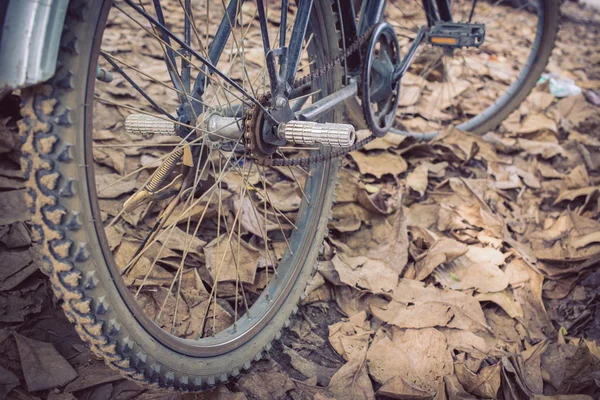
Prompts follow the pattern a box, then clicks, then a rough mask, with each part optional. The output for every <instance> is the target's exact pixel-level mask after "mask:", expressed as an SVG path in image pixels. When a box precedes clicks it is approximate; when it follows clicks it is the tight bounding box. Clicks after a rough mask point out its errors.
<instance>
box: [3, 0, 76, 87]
mask: <svg viewBox="0 0 600 400" xmlns="http://www.w3.org/2000/svg"><path fill="white" fill-rule="evenodd" d="M68 5H69V0H0V92H1V91H6V90H11V89H17V88H21V87H25V86H31V85H34V84H36V83H40V82H43V81H45V80H48V79H49V78H51V77H52V75H54V72H55V70H56V60H57V57H58V50H59V46H60V37H61V34H62V30H63V24H64V22H65V14H66V12H67V6H68Z"/></svg>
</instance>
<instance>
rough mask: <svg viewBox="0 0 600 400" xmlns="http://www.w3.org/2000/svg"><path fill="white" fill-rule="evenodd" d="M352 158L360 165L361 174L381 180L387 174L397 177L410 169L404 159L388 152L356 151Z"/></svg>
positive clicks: (351, 154)
mask: <svg viewBox="0 0 600 400" xmlns="http://www.w3.org/2000/svg"><path fill="white" fill-rule="evenodd" d="M350 156H351V157H352V159H353V160H354V162H356V165H358V170H359V171H360V173H361V174H363V175H365V174H371V175H374V176H375V177H377V178H381V177H383V175H385V174H391V175H394V176H397V175H399V174H401V173H402V172H405V171H406V169H407V168H408V165H407V164H406V161H404V158H402V157H401V156H399V155H396V154H392V153H388V152H387V151H384V152H378V153H374V152H369V153H363V152H360V151H355V152H352V153H350Z"/></svg>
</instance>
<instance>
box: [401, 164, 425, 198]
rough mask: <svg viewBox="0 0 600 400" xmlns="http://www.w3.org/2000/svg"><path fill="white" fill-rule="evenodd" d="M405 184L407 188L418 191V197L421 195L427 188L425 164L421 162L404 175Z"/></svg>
mask: <svg viewBox="0 0 600 400" xmlns="http://www.w3.org/2000/svg"><path fill="white" fill-rule="evenodd" d="M406 184H407V185H408V187H409V188H411V189H412V190H414V191H415V192H417V193H419V196H420V197H423V195H424V194H425V191H426V190H427V166H426V165H425V164H421V165H419V166H418V167H417V168H415V169H414V170H413V171H412V172H411V173H409V174H408V175H407V176H406Z"/></svg>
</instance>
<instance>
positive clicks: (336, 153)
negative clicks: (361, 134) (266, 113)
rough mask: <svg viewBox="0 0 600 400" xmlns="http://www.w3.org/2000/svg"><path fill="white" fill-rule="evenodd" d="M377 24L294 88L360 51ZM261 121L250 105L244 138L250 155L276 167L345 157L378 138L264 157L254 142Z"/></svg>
mask: <svg viewBox="0 0 600 400" xmlns="http://www.w3.org/2000/svg"><path fill="white" fill-rule="evenodd" d="M376 26H377V25H372V26H371V27H370V28H369V29H367V31H366V32H365V33H364V34H363V35H361V36H359V37H358V38H357V39H356V40H355V41H354V43H352V44H351V45H350V46H348V48H347V49H346V51H344V52H343V53H341V54H339V55H337V56H336V57H334V58H333V59H331V60H329V61H328V62H326V63H325V64H324V65H323V66H321V67H319V68H318V69H317V70H316V71H315V72H313V73H312V74H309V75H306V76H303V77H302V78H299V79H297V80H295V81H294V83H293V85H292V88H293V89H296V88H299V87H300V86H303V85H306V84H307V83H311V82H312V81H314V80H315V79H318V78H320V77H321V76H323V75H325V74H326V73H328V72H330V71H331V70H333V69H334V68H335V67H336V66H338V65H341V63H342V62H343V61H344V60H346V59H347V58H348V57H350V56H351V55H352V54H353V53H354V52H356V51H358V50H359V49H360V48H361V47H362V45H363V44H364V43H365V42H366V41H367V40H369V38H370V37H371V34H372V33H373V30H374V29H375V27H376ZM270 100H271V93H266V94H264V95H262V96H261V97H260V98H259V99H258V101H259V102H260V103H261V104H262V105H263V106H266V105H268V103H269V102H270ZM259 122H262V111H260V110H259V109H258V107H257V106H253V107H250V108H249V109H248V110H247V114H246V117H245V119H244V139H245V142H246V147H247V148H248V149H250V157H251V158H253V159H254V160H255V161H256V162H257V163H258V164H260V165H265V166H276V167H285V166H308V165H310V164H313V163H316V162H324V161H328V160H331V159H333V158H338V157H343V156H345V155H346V154H348V153H350V152H352V151H354V150H358V149H360V148H361V147H363V146H364V145H366V144H367V143H369V142H371V141H373V140H374V139H376V138H377V137H376V136H375V135H373V134H371V135H370V136H368V137H366V138H364V139H362V140H360V141H358V142H356V143H354V144H353V145H352V146H350V147H343V148H337V149H333V150H331V151H330V152H328V153H322V154H316V155H313V156H309V157H303V158H292V159H281V158H277V159H273V158H271V157H270V156H267V157H264V156H262V155H259V154H257V145H256V143H255V142H254V140H255V137H254V135H255V132H254V131H255V129H256V127H257V124H258V123H259Z"/></svg>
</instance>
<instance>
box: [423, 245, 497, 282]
mask: <svg viewBox="0 0 600 400" xmlns="http://www.w3.org/2000/svg"><path fill="white" fill-rule="evenodd" d="M505 258H506V255H505V254H504V253H502V252H501V251H500V250H498V249H495V248H493V247H479V246H469V249H468V251H467V252H466V253H465V254H464V255H462V256H460V257H458V258H456V259H455V260H454V261H452V262H451V263H448V264H447V265H446V266H445V267H444V268H440V269H438V270H437V271H436V274H435V275H436V279H437V281H438V282H440V283H441V284H442V285H443V286H444V287H447V288H451V289H454V290H467V289H475V290H477V291H478V292H481V293H489V292H500V291H502V290H504V289H505V288H506V287H507V286H508V278H507V277H506V275H505V274H504V272H503V271H502V270H501V269H500V268H499V266H500V265H502V264H504V259H505Z"/></svg>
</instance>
